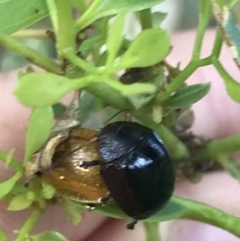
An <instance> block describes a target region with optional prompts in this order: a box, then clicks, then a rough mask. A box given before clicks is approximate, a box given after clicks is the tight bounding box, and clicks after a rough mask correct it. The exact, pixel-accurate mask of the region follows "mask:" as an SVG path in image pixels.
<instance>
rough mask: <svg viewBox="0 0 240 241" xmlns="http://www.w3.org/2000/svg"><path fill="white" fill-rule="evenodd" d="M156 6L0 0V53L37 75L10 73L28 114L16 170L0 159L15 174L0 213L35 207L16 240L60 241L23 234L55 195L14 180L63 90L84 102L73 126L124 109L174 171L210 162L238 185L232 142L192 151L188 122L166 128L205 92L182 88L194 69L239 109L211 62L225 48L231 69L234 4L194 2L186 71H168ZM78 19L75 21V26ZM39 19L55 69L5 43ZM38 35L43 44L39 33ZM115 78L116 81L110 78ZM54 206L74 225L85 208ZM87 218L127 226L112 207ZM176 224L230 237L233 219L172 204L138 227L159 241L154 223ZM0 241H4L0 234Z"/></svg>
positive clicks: (135, 1)
mask: <svg viewBox="0 0 240 241" xmlns="http://www.w3.org/2000/svg"><path fill="white" fill-rule="evenodd" d="M159 2H161V1H160V0H131V1H113V0H94V1H92V3H91V4H90V5H88V1H84V0H79V1H78V0H74V1H69V0H61V1H60V0H46V1H42V0H34V1H33V0H22V1H16V0H10V1H3V0H0V45H2V46H4V47H6V48H8V49H10V50H12V51H15V52H16V53H18V54H20V55H21V56H23V57H25V58H26V59H27V60H29V62H30V63H32V64H35V65H36V66H39V67H40V68H42V69H43V70H44V72H35V71H33V70H29V71H27V72H26V73H20V74H19V81H18V83H17V86H16V88H15V90H14V95H15V96H16V98H17V99H18V101H19V102H20V103H22V104H24V105H26V106H28V107H31V108H32V110H33V111H32V115H31V118H30V121H29V126H28V130H27V134H26V152H25V156H24V161H23V165H20V164H19V162H17V161H16V160H14V159H13V158H12V155H11V153H10V154H6V153H4V152H0V159H1V160H3V161H4V162H5V163H6V165H8V166H10V167H12V168H14V169H15V171H16V172H15V174H14V175H13V176H12V177H11V178H10V179H9V180H7V181H4V182H1V183H0V198H1V199H6V200H8V201H9V206H8V210H11V211H19V210H23V209H27V208H29V207H30V206H32V205H33V203H35V205H34V207H35V209H34V211H33V213H32V214H31V216H30V217H29V219H28V220H27V221H26V223H25V224H24V226H23V227H22V228H21V229H20V230H19V234H18V237H17V238H16V241H22V240H25V239H26V237H28V238H29V239H30V240H36V241H42V240H59V241H60V240H61V241H63V240H67V239H66V238H65V237H63V236H62V235H61V234H59V233H57V232H54V231H47V232H44V233H41V234H38V235H31V230H32V228H33V226H34V225H35V223H36V221H37V220H38V218H39V217H40V216H41V214H42V213H43V212H44V210H45V209H46V207H47V205H48V204H47V203H48V202H47V200H48V199H51V198H52V197H53V196H54V192H55V191H54V188H53V187H51V186H49V185H42V183H41V181H40V180H39V179H38V178H33V179H32V180H31V181H30V183H29V185H28V187H26V186H24V185H23V184H21V182H19V180H20V179H21V178H22V177H23V176H24V172H25V166H26V164H27V162H28V161H29V159H30V157H31V156H32V155H33V154H34V153H35V152H36V151H37V150H39V149H40V148H41V147H42V146H43V145H44V143H45V142H46V141H47V139H48V138H49V136H50V134H51V129H52V127H53V123H54V113H53V108H52V107H54V110H55V113H58V114H57V115H60V113H61V112H62V111H64V110H65V108H64V107H63V106H62V105H61V104H59V101H60V100H61V99H62V97H64V96H65V95H66V94H67V93H68V92H70V91H72V90H77V89H80V90H81V91H82V93H84V94H82V95H81V99H80V104H81V105H80V114H79V115H80V116H79V119H80V120H81V121H83V122H85V121H87V120H88V119H89V117H90V116H91V115H93V114H94V113H96V112H98V111H102V112H103V113H104V114H105V115H106V116H107V117H109V116H110V114H109V113H110V112H109V110H108V108H111V109H112V110H126V111H127V112H129V113H130V114H131V116H132V117H134V118H135V119H137V120H138V121H139V122H141V123H143V124H144V125H146V126H148V127H150V128H152V129H153V130H155V131H156V133H157V134H159V136H161V138H162V139H163V141H164V143H165V145H166V147H167V149H168V150H169V153H170V155H171V158H172V160H173V161H174V163H175V164H176V168H180V166H181V165H182V164H184V163H188V164H189V163H190V166H191V167H192V168H193V169H194V165H195V164H196V163H199V162H206V163H207V162H209V161H212V160H215V161H217V162H218V163H220V165H221V166H222V167H223V168H225V169H226V170H227V171H228V172H229V173H230V174H231V175H232V176H234V177H235V178H237V179H239V176H240V175H239V171H238V169H237V168H236V166H235V164H234V162H232V161H230V158H231V154H232V153H234V152H236V151H238V150H239V144H240V135H239V134H238V135H235V136H231V137H228V138H226V139H222V140H209V141H207V142H206V141H204V140H203V139H201V140H202V141H201V143H198V146H197V148H196V146H194V138H193V139H192V143H190V144H189V143H186V142H185V141H184V140H185V139H184V138H183V136H185V137H186V136H187V135H188V128H189V127H190V126H191V121H190V123H189V124H188V125H187V127H185V129H183V132H184V135H182V130H181V133H179V131H178V130H177V129H176V128H175V124H176V122H177V120H178V117H179V115H180V113H183V112H186V113H187V111H189V108H190V106H191V105H192V104H194V103H195V102H197V101H199V100H200V99H202V98H203V97H204V96H205V95H206V94H207V93H208V91H209V89H210V87H211V86H210V83H207V84H195V85H186V83H185V82H186V80H187V79H188V77H189V76H191V75H192V74H193V72H194V71H195V70H197V69H198V68H200V67H203V66H207V65H213V66H214V67H215V68H216V70H217V71H218V72H219V74H220V75H221V76H222V78H223V81H224V83H225V86H226V90H227V92H228V94H229V96H230V97H231V98H232V99H233V100H234V101H236V102H238V103H239V102H240V97H239V96H240V95H239V92H240V84H239V83H238V82H237V81H236V80H234V79H233V78H232V77H231V76H230V75H229V73H228V72H227V71H226V70H225V69H224V67H223V66H222V64H221V62H220V61H219V54H220V51H221V47H222V42H223V40H225V41H226V42H227V43H228V44H229V45H230V47H232V48H234V49H235V52H236V53H238V54H237V55H236V56H234V59H235V61H236V63H237V64H238V65H239V52H240V47H239V45H238V44H239V42H238V41H237V39H238V38H239V30H238V28H237V27H236V25H235V23H234V21H233V19H232V17H231V14H230V9H231V8H232V7H233V6H234V4H235V3H237V2H238V1H234V0H232V1H231V2H230V3H228V4H227V3H225V2H224V1H223V0H219V1H215V0H212V1H205V0H198V3H199V24H198V28H197V32H196V39H195V45H194V50H193V53H192V58H191V60H190V62H189V63H188V64H187V66H186V67H185V68H184V69H182V70H180V69H178V68H175V67H172V66H171V65H170V64H169V63H167V62H166V60H165V59H166V57H167V56H168V54H169V53H170V51H171V43H170V36H169V34H168V33H167V31H165V30H163V29H161V28H160V27H158V25H159V23H160V22H161V21H162V19H163V17H164V14H161V13H152V12H151V8H152V7H153V6H155V5H156V4H158V3H159ZM16 4H18V9H25V11H18V12H16V10H17V8H16ZM73 9H74V14H73ZM6 12H7V13H8V14H7V15H6V14H5V13H6ZM130 12H131V13H134V14H135V15H136V16H137V19H138V20H139V22H140V24H141V27H142V29H141V32H140V33H139V34H138V35H137V36H135V38H134V39H133V40H130V39H127V38H126V36H125V34H124V26H125V22H126V21H125V20H126V15H127V14H128V13H130ZM79 13H81V14H80V17H75V16H79ZM213 14H214V16H216V20H217V22H218V25H219V28H217V29H216V38H215V42H214V46H213V49H212V52H211V54H210V55H209V56H208V57H205V58H201V54H200V53H201V48H202V42H203V37H204V34H205V32H206V29H207V26H208V23H209V20H210V18H211V16H212V15H213ZM46 16H50V18H51V21H52V26H53V31H54V35H55V39H56V49H57V54H58V60H53V59H50V58H48V57H46V56H44V55H42V54H41V53H39V52H38V51H35V50H33V49H31V48H29V47H27V46H25V45H23V44H22V43H20V42H19V41H18V40H16V38H15V37H14V35H13V36H12V34H14V33H15V36H16V35H17V34H19V35H20V34H23V35H24V34H25V37H27V36H28V34H29V33H31V29H29V30H22V29H24V28H26V27H28V26H30V25H32V24H33V23H35V22H37V21H40V20H41V19H42V18H44V17H46ZM110 23H111V24H110ZM88 29H91V33H93V36H92V35H90V34H89V33H88V31H87V30H88ZM17 31H20V32H17ZM24 31H25V32H24ZM16 32H17V33H16ZM42 34H43V35H44V36H45V37H46V33H43V32H42ZM104 49H105V50H104ZM120 72H124V74H122V75H120V74H119V73H120ZM166 73H167V74H166ZM42 96H44V98H42ZM89 103H91V104H90V105H88V104H89ZM111 113H112V111H111ZM180 134H181V135H180ZM199 138H200V137H199ZM193 146H194V147H195V148H193ZM192 168H190V169H189V170H187V172H186V173H185V175H186V176H188V177H190V179H191V178H192V180H193V179H194V175H196V173H195V172H194V173H192ZM36 203H37V205H36ZM63 206H64V208H65V210H66V212H67V213H68V215H69V216H70V218H71V220H72V221H73V222H75V223H76V222H80V220H81V216H80V212H81V210H82V209H84V208H85V204H82V203H75V202H73V201H69V200H66V201H65V204H64V205H63ZM76 210H77V212H76ZM95 211H96V212H99V213H101V214H103V215H106V216H110V217H114V218H119V219H127V218H128V217H127V216H126V215H125V214H124V213H123V212H122V211H121V210H120V209H119V208H118V207H117V206H116V205H106V206H96V208H95ZM76 213H78V215H76ZM176 218H184V219H192V220H198V221H201V222H205V223H209V224H212V225H215V226H217V227H220V228H222V229H225V230H227V231H229V232H231V233H233V234H235V235H236V236H238V237H240V231H239V225H240V219H239V218H237V217H235V216H232V215H230V214H227V213H225V212H223V211H221V210H218V209H216V208H213V207H211V206H208V205H206V204H203V203H200V202H197V201H193V200H187V199H183V198H180V197H177V196H172V198H171V200H170V201H169V203H168V204H167V205H166V206H165V207H164V209H163V210H161V211H160V212H158V213H156V214H155V215H153V216H152V217H150V218H149V219H147V220H145V221H144V225H145V228H146V233H147V238H146V239H147V240H151V241H155V240H156V241H157V240H159V236H158V225H157V224H158V222H161V221H166V220H171V219H176ZM80 225H81V224H80ZM0 239H1V240H6V239H7V236H6V234H5V233H4V230H0Z"/></svg>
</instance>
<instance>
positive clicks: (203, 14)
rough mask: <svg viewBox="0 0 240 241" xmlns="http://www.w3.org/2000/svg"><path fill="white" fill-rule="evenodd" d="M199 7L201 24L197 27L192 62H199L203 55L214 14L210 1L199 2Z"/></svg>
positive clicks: (199, 0)
mask: <svg viewBox="0 0 240 241" xmlns="http://www.w3.org/2000/svg"><path fill="white" fill-rule="evenodd" d="M198 5H199V22H198V27H197V34H196V39H195V43H194V48H193V53H192V60H198V59H199V58H200V54H201V48H202V43H203V37H204V34H205V31H206V28H207V25H208V22H209V19H210V17H211V14H212V11H211V10H212V5H211V2H210V1H204V3H203V0H198Z"/></svg>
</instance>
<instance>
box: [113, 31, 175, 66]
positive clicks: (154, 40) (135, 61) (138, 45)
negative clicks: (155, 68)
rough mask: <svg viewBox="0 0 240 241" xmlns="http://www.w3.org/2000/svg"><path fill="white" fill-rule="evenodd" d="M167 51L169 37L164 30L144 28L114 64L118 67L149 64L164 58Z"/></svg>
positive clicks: (168, 49)
mask: <svg viewBox="0 0 240 241" xmlns="http://www.w3.org/2000/svg"><path fill="white" fill-rule="evenodd" d="M169 51H170V39H169V35H168V33H167V32H166V31H165V30H162V29H146V30H144V31H142V32H141V33H140V34H139V35H138V36H137V37H136V38H135V39H134V41H133V42H132V43H131V45H130V46H129V48H128V50H127V51H126V52H125V53H124V54H123V56H122V58H121V60H120V61H119V62H118V63H117V64H116V65H117V66H118V67H119V69H124V68H133V67H147V66H151V65H154V64H156V63H158V62H160V61H162V60H163V59H165V58H166V57H167V55H168V54H169Z"/></svg>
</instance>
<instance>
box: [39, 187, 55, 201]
mask: <svg viewBox="0 0 240 241" xmlns="http://www.w3.org/2000/svg"><path fill="white" fill-rule="evenodd" d="M41 195H42V197H44V198H45V199H51V198H53V196H54V195H55V188H54V187H53V186H51V185H48V184H44V186H43V188H42V190H41Z"/></svg>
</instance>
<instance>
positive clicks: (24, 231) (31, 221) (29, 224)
mask: <svg viewBox="0 0 240 241" xmlns="http://www.w3.org/2000/svg"><path fill="white" fill-rule="evenodd" d="M41 215H42V210H40V209H36V210H34V211H33V213H32V214H31V216H30V217H29V218H28V220H27V221H26V222H25V224H24V225H23V227H22V228H21V230H20V234H19V235H18V237H17V238H16V239H15V241H24V240H26V237H27V236H28V235H29V233H30V232H31V230H32V229H33V227H34V225H35V223H36V222H37V220H38V219H39V217H40V216H41Z"/></svg>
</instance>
